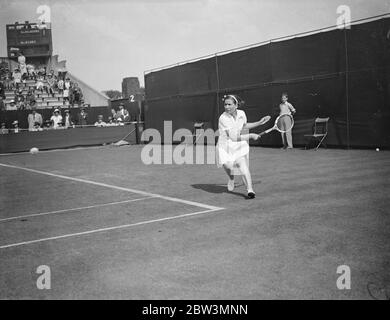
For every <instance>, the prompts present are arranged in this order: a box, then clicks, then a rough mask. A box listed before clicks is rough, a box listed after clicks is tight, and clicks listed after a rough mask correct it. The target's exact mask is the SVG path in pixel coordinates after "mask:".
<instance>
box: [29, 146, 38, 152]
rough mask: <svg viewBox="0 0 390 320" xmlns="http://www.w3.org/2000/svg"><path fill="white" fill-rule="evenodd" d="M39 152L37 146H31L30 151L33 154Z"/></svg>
mask: <svg viewBox="0 0 390 320" xmlns="http://www.w3.org/2000/svg"><path fill="white" fill-rule="evenodd" d="M38 152H39V149H38V148H35V147H34V148H31V149H30V153H31V154H37V153H38Z"/></svg>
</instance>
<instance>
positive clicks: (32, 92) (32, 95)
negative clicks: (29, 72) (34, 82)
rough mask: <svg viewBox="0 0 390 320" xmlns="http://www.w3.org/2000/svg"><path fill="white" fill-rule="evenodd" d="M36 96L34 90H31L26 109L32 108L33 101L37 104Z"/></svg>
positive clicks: (28, 93) (28, 94) (27, 97)
mask: <svg viewBox="0 0 390 320" xmlns="http://www.w3.org/2000/svg"><path fill="white" fill-rule="evenodd" d="M35 99H36V98H35V94H34V90H33V89H29V90H28V92H27V95H26V108H29V107H30V106H31V101H34V102H35Z"/></svg>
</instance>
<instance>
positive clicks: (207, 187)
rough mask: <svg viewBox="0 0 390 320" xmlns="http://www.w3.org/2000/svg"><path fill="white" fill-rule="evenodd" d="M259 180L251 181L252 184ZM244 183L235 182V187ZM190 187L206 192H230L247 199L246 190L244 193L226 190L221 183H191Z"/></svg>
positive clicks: (258, 182)
mask: <svg viewBox="0 0 390 320" xmlns="http://www.w3.org/2000/svg"><path fill="white" fill-rule="evenodd" d="M260 183H261V181H257V182H255V181H253V184H254V185H255V184H260ZM243 185H244V184H243V183H240V184H236V186H235V187H236V188H239V187H241V186H243ZM191 187H193V188H195V189H200V190H203V191H206V192H209V193H214V194H216V193H230V194H233V195H235V196H238V197H242V198H244V199H249V198H248V196H247V195H246V192H245V193H239V192H234V191H228V190H227V188H226V185H221V184H192V185H191Z"/></svg>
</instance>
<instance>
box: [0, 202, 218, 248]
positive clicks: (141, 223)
mask: <svg viewBox="0 0 390 320" xmlns="http://www.w3.org/2000/svg"><path fill="white" fill-rule="evenodd" d="M223 209H224V208H215V209H209V210H203V211H197V212H193V213H186V214H181V215H178V216H170V217H165V218H160V219H153V220H146V221H141V222H136V223H130V224H123V225H119V226H113V227H106V228H99V229H94V230H89V231H82V232H76V233H68V234H64V235H60V236H54V237H48V238H41V239H36V240H29V241H22V242H16V243H10V244H6V245H2V246H0V249H7V248H13V247H19V246H23V245H28V244H33V243H40V242H46V241H51V240H58V239H64V238H71V237H76V236H83V235H88V234H93V233H100V232H106V231H112V230H119V229H125V228H131V227H136V226H142V225H147V224H152V223H157V222H163V221H169V220H175V219H182V218H186V217H192V216H197V215H201V214H206V213H212V212H217V211H220V210H223Z"/></svg>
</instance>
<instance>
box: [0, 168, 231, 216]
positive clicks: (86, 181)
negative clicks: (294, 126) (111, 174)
mask: <svg viewBox="0 0 390 320" xmlns="http://www.w3.org/2000/svg"><path fill="white" fill-rule="evenodd" d="M0 166H1V167H5V168H13V169H19V170H24V171H28V172H33V173H38V174H42V175H46V176H51V177H55V178H60V179H65V180H70V181H77V182H82V183H86V184H91V185H96V186H100V187H105V188H111V189H116V190H121V191H126V192H130V193H135V194H139V195H143V196H149V197H154V198H160V199H164V200H167V201H172V202H177V203H184V204H186V205H190V206H195V207H199V208H204V209H208V210H216V209H218V210H222V209H225V208H222V207H216V206H211V205H207V204H204V203H201V202H195V201H189V200H184V199H180V198H175V197H169V196H163V195H160V194H156V193H151V192H146V191H141V190H136V189H131V188H125V187H119V186H115V185H112V184H108V183H103V182H97V181H92V180H87V179H81V178H76V177H69V176H64V175H61V174H56V173H51V172H47V171H41V170H36V169H30V168H25V167H20V166H15V165H10V164H5V163H0Z"/></svg>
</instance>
